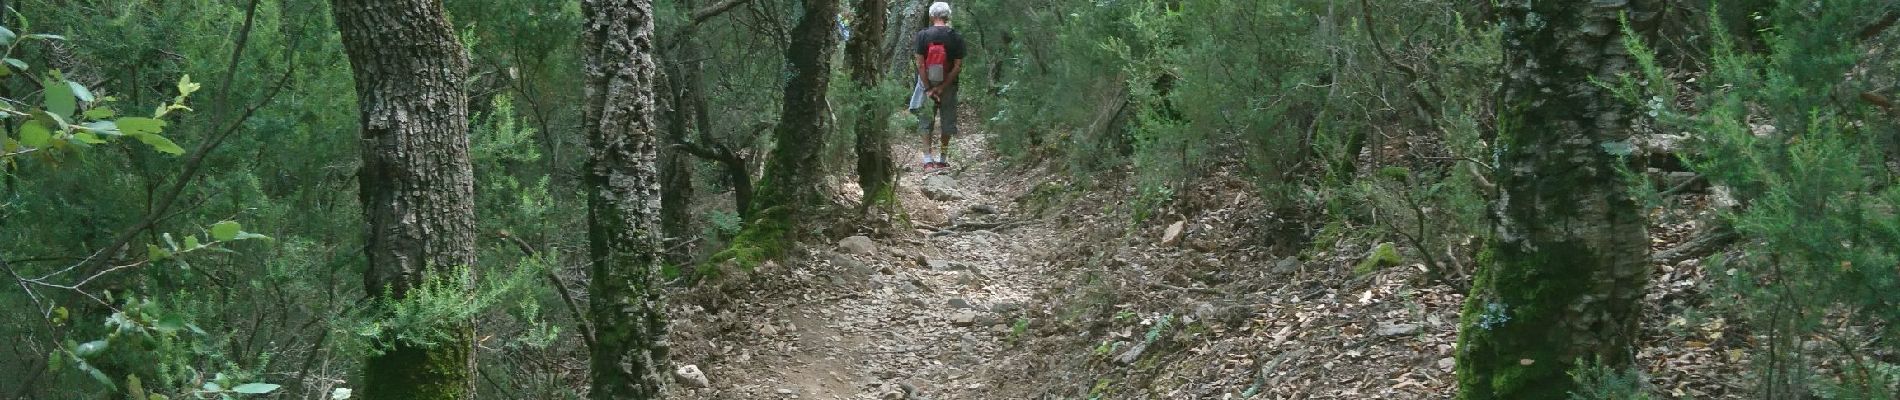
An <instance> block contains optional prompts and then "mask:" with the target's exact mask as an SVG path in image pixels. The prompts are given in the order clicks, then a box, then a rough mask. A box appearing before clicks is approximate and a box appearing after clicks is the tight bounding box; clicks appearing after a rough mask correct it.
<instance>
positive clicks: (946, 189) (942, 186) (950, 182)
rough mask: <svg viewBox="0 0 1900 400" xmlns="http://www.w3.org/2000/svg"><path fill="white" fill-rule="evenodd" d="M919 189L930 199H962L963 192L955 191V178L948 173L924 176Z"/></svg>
mask: <svg viewBox="0 0 1900 400" xmlns="http://www.w3.org/2000/svg"><path fill="white" fill-rule="evenodd" d="M920 190H923V192H924V197H927V198H930V199H931V200H936V201H953V200H960V199H963V194H962V193H959V192H957V178H951V177H950V176H949V175H931V176H930V177H929V178H924V183H923V185H921V186H920Z"/></svg>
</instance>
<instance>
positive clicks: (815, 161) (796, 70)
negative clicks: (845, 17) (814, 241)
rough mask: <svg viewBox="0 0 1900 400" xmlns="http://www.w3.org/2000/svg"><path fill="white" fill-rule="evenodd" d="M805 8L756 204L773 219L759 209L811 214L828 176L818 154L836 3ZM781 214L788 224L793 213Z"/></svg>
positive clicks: (826, 0) (790, 50) (816, 0)
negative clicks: (823, 179)
mask: <svg viewBox="0 0 1900 400" xmlns="http://www.w3.org/2000/svg"><path fill="white" fill-rule="evenodd" d="M804 4H805V15H804V16H802V17H799V19H798V26H796V27H794V28H792V43H791V46H790V47H787V48H786V51H785V61H786V64H787V65H788V66H790V68H791V71H790V72H791V74H792V79H791V81H789V82H786V84H785V102H784V108H783V109H782V110H781V111H780V114H779V124H778V128H777V130H776V131H774V132H773V138H774V143H775V146H776V147H774V148H773V150H772V156H771V159H770V160H768V161H767V163H766V166H765V177H764V178H763V179H762V180H761V181H760V185H759V186H760V187H759V188H758V189H759V193H758V194H759V196H758V198H756V199H754V204H753V205H752V206H753V208H755V212H754V215H759V216H762V217H764V218H774V217H773V216H771V215H766V213H762V212H756V211H761V210H765V209H768V208H772V207H781V206H782V207H785V211H788V212H790V211H798V210H809V209H810V208H811V207H814V206H816V205H817V204H819V202H820V201H821V200H822V197H821V196H820V194H819V193H820V187H819V185H820V184H821V182H820V180H819V177H821V176H824V173H823V167H824V163H821V162H819V156H820V155H821V154H823V153H824V150H825V131H824V130H825V126H824V123H825V119H824V116H825V93H826V89H827V85H829V84H830V81H831V52H832V49H833V48H836V47H837V46H836V43H837V41H836V40H837V37H838V33H837V32H836V31H835V30H834V29H833V28H832V19H833V18H836V17H837V15H838V0H804ZM779 215H781V216H784V217H786V218H788V220H787V221H779V222H789V216H790V215H791V214H790V213H781V214H779ZM779 228H783V227H782V226H778V227H771V229H779Z"/></svg>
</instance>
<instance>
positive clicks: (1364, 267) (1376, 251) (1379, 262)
mask: <svg viewBox="0 0 1900 400" xmlns="http://www.w3.org/2000/svg"><path fill="white" fill-rule="evenodd" d="M1402 261H1404V259H1401V258H1399V249H1398V248H1396V247H1393V246H1392V242H1385V243H1380V244H1379V247H1374V248H1373V249H1372V254H1369V255H1366V259H1365V260H1362V261H1359V265H1357V266H1354V267H1353V268H1352V272H1353V273H1354V274H1359V275H1370V274H1372V273H1374V272H1379V270H1382V269H1386V268H1390V267H1396V266H1398V265H1399V263H1400V262H1402Z"/></svg>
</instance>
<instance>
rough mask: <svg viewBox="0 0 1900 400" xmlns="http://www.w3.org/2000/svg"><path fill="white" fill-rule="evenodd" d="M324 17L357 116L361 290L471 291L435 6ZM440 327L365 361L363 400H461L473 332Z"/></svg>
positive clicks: (357, 4) (470, 228) (423, 1)
mask: <svg viewBox="0 0 1900 400" xmlns="http://www.w3.org/2000/svg"><path fill="white" fill-rule="evenodd" d="M333 8H334V11H335V13H336V22H337V28H338V30H339V31H341V33H342V37H343V47H344V50H345V51H346V52H347V53H348V54H349V59H350V67H351V70H352V71H353V72H354V74H355V78H356V98H357V106H358V108H359V109H360V113H361V119H360V121H359V122H360V123H361V125H362V142H361V143H362V152H363V166H362V170H361V171H360V175H359V176H358V178H357V180H358V184H360V185H361V186H362V189H361V190H362V192H361V200H362V203H363V204H362V205H363V216H364V219H365V220H367V221H368V222H369V231H368V234H367V235H366V237H365V240H366V241H367V242H368V243H367V245H365V250H366V252H367V253H368V258H369V269H368V270H367V271H366V273H365V274H364V287H365V289H366V290H368V291H369V293H370V294H372V295H381V294H389V295H391V296H393V297H395V298H398V299H400V298H403V297H405V296H406V295H407V294H408V292H409V290H410V289H411V288H415V287H417V286H419V285H422V284H424V283H425V282H427V281H430V280H448V281H447V282H446V283H447V284H450V285H460V286H462V287H463V288H464V289H472V286H473V284H474V282H473V275H472V274H470V273H469V272H468V271H467V270H466V269H464V268H468V267H472V266H473V265H474V264H475V218H474V217H475V201H474V198H475V196H474V191H475V186H474V172H473V170H472V167H470V165H469V160H468V95H467V93H465V92H464V91H463V90H462V87H461V85H462V83H463V81H464V80H465V78H466V76H467V73H468V57H467V54H466V53H464V52H463V50H462V45H461V44H460V43H459V42H457V41H456V38H455V34H454V32H453V31H452V30H451V29H450V27H449V23H448V20H447V19H446V18H445V17H444V16H443V13H442V5H441V3H440V2H439V1H437V0H336V1H335V2H334V5H333ZM456 274H462V275H459V276H458V275H456ZM438 282H441V281H438ZM451 287H453V286H451ZM442 324H443V325H445V326H444V327H443V329H447V330H448V331H449V332H450V334H449V335H447V336H448V337H450V338H451V339H450V340H447V341H444V342H439V343H435V344H433V345H430V346H421V345H417V344H414V343H406V342H401V341H398V342H397V343H394V344H393V347H392V348H391V349H389V350H387V351H385V352H384V353H383V354H380V355H376V356H372V357H370V359H369V360H368V361H366V362H365V363H364V364H365V366H364V369H365V376H364V382H363V387H362V393H363V396H364V397H365V398H368V399H467V398H473V397H474V383H475V380H474V378H475V373H474V357H472V356H471V351H472V349H473V348H472V346H473V339H474V334H475V331H474V327H473V325H472V324H470V322H469V321H443V322H442ZM390 340H394V339H393V338H391V339H390Z"/></svg>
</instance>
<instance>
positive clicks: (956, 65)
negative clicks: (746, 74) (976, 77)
mask: <svg viewBox="0 0 1900 400" xmlns="http://www.w3.org/2000/svg"><path fill="white" fill-rule="evenodd" d="M962 72H963V59H961V58H959V59H956V60H952V61H950V75H948V76H945V77H944V78H943V86H944V87H950V85H955V84H957V74H959V73H962Z"/></svg>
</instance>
